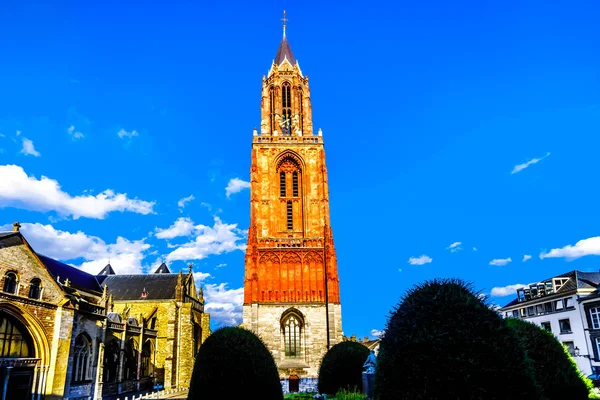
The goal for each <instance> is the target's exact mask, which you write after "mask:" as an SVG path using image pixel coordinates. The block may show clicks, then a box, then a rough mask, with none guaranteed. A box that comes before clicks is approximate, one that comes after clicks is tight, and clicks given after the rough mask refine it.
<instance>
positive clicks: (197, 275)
mask: <svg viewBox="0 0 600 400" xmlns="http://www.w3.org/2000/svg"><path fill="white" fill-rule="evenodd" d="M192 275H193V277H194V283H195V284H196V290H197V289H199V288H200V285H202V281H203V280H205V279H208V278H211V277H212V275H211V274H209V273H208V272H200V271H198V272H194V273H193V274H192Z"/></svg>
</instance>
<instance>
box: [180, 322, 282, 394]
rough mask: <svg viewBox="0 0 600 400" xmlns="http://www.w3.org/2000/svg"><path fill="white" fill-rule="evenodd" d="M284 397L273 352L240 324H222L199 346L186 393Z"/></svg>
mask: <svg viewBox="0 0 600 400" xmlns="http://www.w3.org/2000/svg"><path fill="white" fill-rule="evenodd" d="M248 394H252V395H253V396H254V395H259V396H260V397H261V398H262V399H269V400H271V399H273V400H278V399H283V392H282V390H281V383H280V381H279V374H278V373H277V367H276V365H275V361H274V360H273V356H272V355H271V353H270V352H269V350H268V349H267V348H266V347H265V345H264V343H263V342H262V341H261V340H260V339H259V338H258V337H257V336H256V335H255V334H254V333H252V332H250V331H248V330H246V329H243V328H221V329H218V330H216V331H215V332H213V334H212V335H210V336H209V337H208V338H207V339H206V341H205V342H204V343H203V344H202V346H200V350H199V351H198V355H197V356H196V363H195V364H194V372H193V375H192V380H191V384H190V391H189V394H188V399H189V400H196V399H210V400H213V399H238V398H239V399H242V398H247V397H248Z"/></svg>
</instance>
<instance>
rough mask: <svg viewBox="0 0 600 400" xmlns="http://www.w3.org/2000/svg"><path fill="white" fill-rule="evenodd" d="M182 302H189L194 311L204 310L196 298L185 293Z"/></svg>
mask: <svg viewBox="0 0 600 400" xmlns="http://www.w3.org/2000/svg"><path fill="white" fill-rule="evenodd" d="M183 301H184V303H191V304H192V309H194V310H196V311H200V312H204V305H203V304H202V303H201V302H199V301H198V300H197V299H195V298H193V297H191V296H188V295H185V297H184V299H183Z"/></svg>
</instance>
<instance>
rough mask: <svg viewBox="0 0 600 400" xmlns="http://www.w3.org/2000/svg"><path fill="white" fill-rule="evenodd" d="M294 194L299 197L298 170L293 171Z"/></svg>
mask: <svg viewBox="0 0 600 400" xmlns="http://www.w3.org/2000/svg"><path fill="white" fill-rule="evenodd" d="M292 190H293V194H292V196H294V197H298V172H296V171H294V172H293V173H292Z"/></svg>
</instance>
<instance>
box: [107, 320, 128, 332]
mask: <svg viewBox="0 0 600 400" xmlns="http://www.w3.org/2000/svg"><path fill="white" fill-rule="evenodd" d="M108 329H110V330H113V331H121V332H122V331H124V330H125V324H123V323H121V322H113V321H110V320H109V321H108Z"/></svg>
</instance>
